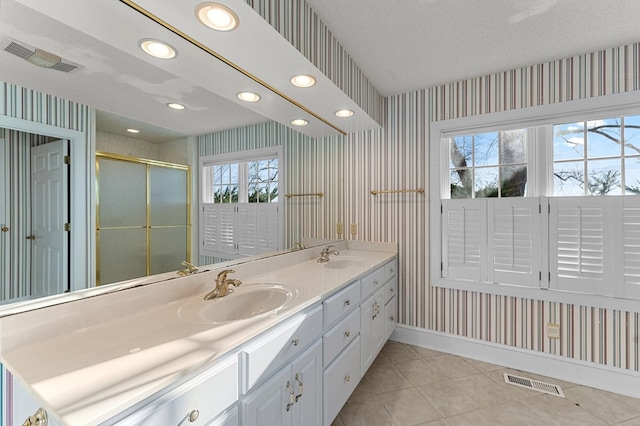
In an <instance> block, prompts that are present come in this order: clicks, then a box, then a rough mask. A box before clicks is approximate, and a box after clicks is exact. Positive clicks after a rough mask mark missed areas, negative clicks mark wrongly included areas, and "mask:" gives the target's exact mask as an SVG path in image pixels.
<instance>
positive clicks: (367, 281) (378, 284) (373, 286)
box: [360, 266, 385, 300]
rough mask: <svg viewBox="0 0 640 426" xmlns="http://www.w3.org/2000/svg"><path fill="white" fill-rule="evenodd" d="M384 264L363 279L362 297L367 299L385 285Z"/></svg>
mask: <svg viewBox="0 0 640 426" xmlns="http://www.w3.org/2000/svg"><path fill="white" fill-rule="evenodd" d="M384 276H385V273H384V266H383V267H381V268H379V269H376V270H375V271H373V272H372V273H371V274H369V275H367V276H366V277H364V278H363V279H362V283H361V284H360V286H361V287H360V288H361V292H360V299H361V300H363V299H366V298H367V297H369V296H371V295H372V294H373V293H374V292H375V291H378V289H381V288H382V286H383V285H384V282H385V281H384Z"/></svg>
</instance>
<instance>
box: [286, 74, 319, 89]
mask: <svg viewBox="0 0 640 426" xmlns="http://www.w3.org/2000/svg"><path fill="white" fill-rule="evenodd" d="M291 84H293V85H294V86H296V87H311V86H313V85H314V84H316V79H315V77H313V76H312V75H307V74H298V75H294V76H293V77H291Z"/></svg>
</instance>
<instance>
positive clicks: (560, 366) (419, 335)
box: [391, 324, 640, 398]
mask: <svg viewBox="0 0 640 426" xmlns="http://www.w3.org/2000/svg"><path fill="white" fill-rule="evenodd" d="M391 340H394V341H396V342H402V343H408V344H410V345H414V346H421V347H424V348H428V349H433V350H436V351H440V352H446V353H450V354H454V355H460V356H463V357H465V358H471V359H475V360H478V361H484V362H489V363H491V364H497V365H501V366H504V367H508V368H513V369H516V370H522V371H528V372H531V373H534V374H541V375H543V376H548V377H553V378H557V379H560V380H564V381H567V382H572V383H577V384H580V385H584V386H589V387H593V388H597V389H602V390H606V391H609V392H614V393H618V394H621V395H626V396H631V397H633V398H640V386H638V383H639V382H640V373H639V372H636V371H631V370H625V369H622V368H615V367H609V366H606V365H601V364H595V363H592V362H586V361H580V360H575V359H571V358H566V357H561V356H558V355H551V354H546V353H542V352H536V351H532V350H527V349H521V348H514V347H511V346H505V345H500V344H497V343H490V342H485V341H482V340H476V339H470V338H467V337H460V336H455V335H452V334H446V333H441V332H438V331H431V330H426V329H423V328H417V327H411V326H407V325H401V324H398V325H397V326H396V329H395V331H394V332H393V334H392V335H391Z"/></svg>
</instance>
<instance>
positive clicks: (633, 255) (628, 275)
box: [615, 196, 640, 299]
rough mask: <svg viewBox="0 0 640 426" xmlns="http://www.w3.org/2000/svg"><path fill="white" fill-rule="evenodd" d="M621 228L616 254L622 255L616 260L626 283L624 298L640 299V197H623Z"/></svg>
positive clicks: (617, 239)
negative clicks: (618, 252)
mask: <svg viewBox="0 0 640 426" xmlns="http://www.w3.org/2000/svg"><path fill="white" fill-rule="evenodd" d="M621 210H622V211H621V212H620V213H621V214H620V216H621V220H620V221H619V223H620V228H621V231H622V232H621V234H622V235H620V236H619V238H616V245H617V244H618V243H619V244H620V245H621V247H620V249H618V247H616V252H617V251H618V250H620V252H621V255H618V256H616V259H617V260H618V261H619V262H621V263H622V264H621V265H620V264H619V263H618V264H617V265H616V268H615V269H616V271H620V272H621V273H622V282H623V283H624V295H623V297H626V298H632V299H640V197H637V196H635V197H631V196H629V197H622V207H621Z"/></svg>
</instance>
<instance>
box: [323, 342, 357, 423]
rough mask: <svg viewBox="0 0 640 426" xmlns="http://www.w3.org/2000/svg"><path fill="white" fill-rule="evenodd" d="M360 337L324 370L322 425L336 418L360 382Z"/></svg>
mask: <svg viewBox="0 0 640 426" xmlns="http://www.w3.org/2000/svg"><path fill="white" fill-rule="evenodd" d="M360 377H361V376H360V336H358V337H356V338H355V339H354V340H353V342H351V343H350V344H349V346H348V347H347V349H345V351H344V352H342V353H341V354H340V355H338V358H336V360H335V361H334V362H333V363H331V365H329V367H327V368H326V369H325V370H324V373H323V378H324V389H323V393H324V395H323V403H324V424H325V425H329V424H331V422H332V421H333V420H334V419H335V418H336V416H337V415H338V413H339V412H340V410H341V409H342V406H343V405H344V404H345V402H347V399H349V396H350V395H351V393H352V392H353V390H354V389H355V388H356V386H357V385H358V382H359V381H360Z"/></svg>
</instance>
